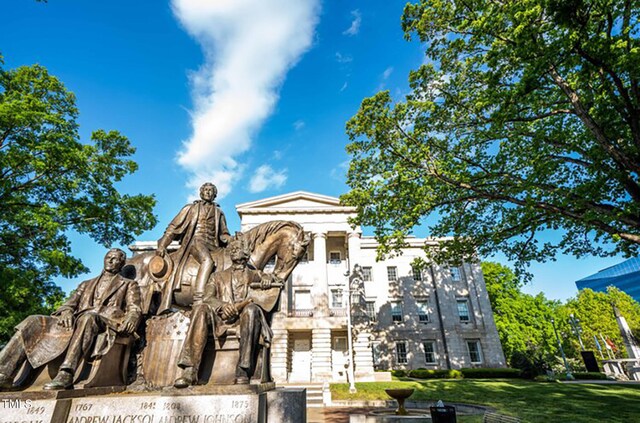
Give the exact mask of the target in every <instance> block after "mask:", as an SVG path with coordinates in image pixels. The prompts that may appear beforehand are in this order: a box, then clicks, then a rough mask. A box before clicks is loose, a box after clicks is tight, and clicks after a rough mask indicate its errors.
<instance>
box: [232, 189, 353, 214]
mask: <svg viewBox="0 0 640 423" xmlns="http://www.w3.org/2000/svg"><path fill="white" fill-rule="evenodd" d="M326 209H332V210H335V209H344V211H347V210H350V209H351V207H344V206H343V205H342V204H340V199H338V198H336V197H330V196H328V195H321V194H314V193H311V192H306V191H296V192H292V193H289V194H283V195H278V196H276V197H269V198H264V199H262V200H256V201H251V202H248V203H242V204H238V205H237V206H236V210H238V213H241V214H242V213H246V212H254V213H255V212H258V211H260V210H271V211H273V210H283V211H285V210H288V211H296V210H307V211H310V210H318V211H321V210H326Z"/></svg>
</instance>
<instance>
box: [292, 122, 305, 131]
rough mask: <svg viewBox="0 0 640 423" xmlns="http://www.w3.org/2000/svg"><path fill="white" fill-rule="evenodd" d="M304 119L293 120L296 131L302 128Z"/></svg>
mask: <svg viewBox="0 0 640 423" xmlns="http://www.w3.org/2000/svg"><path fill="white" fill-rule="evenodd" d="M304 125H305V123H304V120H302V119H298V120H296V121H295V122H293V129H295V130H296V131H299V130H301V129H302V128H304Z"/></svg>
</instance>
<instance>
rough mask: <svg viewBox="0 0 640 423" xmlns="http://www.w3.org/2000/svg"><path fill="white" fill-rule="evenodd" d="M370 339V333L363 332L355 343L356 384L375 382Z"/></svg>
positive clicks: (355, 339)
mask: <svg viewBox="0 0 640 423" xmlns="http://www.w3.org/2000/svg"><path fill="white" fill-rule="evenodd" d="M370 337H371V333H370V332H369V331H362V332H360V333H359V334H358V336H357V337H356V338H354V341H353V355H354V359H353V361H354V363H355V373H356V382H373V381H374V380H375V377H374V374H373V353H372V351H371V342H370Z"/></svg>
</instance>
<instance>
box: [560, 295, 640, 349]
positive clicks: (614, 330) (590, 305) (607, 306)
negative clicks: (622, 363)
mask: <svg viewBox="0 0 640 423" xmlns="http://www.w3.org/2000/svg"><path fill="white" fill-rule="evenodd" d="M613 305H615V306H616V308H617V309H618V310H619V311H620V314H621V315H622V316H623V317H624V318H625V320H626V321H627V324H628V325H629V328H630V329H631V331H632V332H633V334H634V335H635V336H636V337H638V336H639V335H640V304H638V302H637V301H635V300H634V299H633V298H631V297H630V296H629V295H627V294H625V293H624V292H622V291H620V290H619V289H617V288H615V287H612V286H611V287H609V288H608V289H607V292H606V293H605V292H594V291H592V290H591V289H582V290H580V291H579V292H578V295H577V296H576V297H575V298H571V299H569V300H568V301H567V303H566V305H565V306H564V307H562V308H561V309H560V313H561V316H562V317H561V318H562V319H563V320H564V321H567V322H568V320H569V315H570V314H573V315H574V316H575V318H577V319H578V320H579V321H580V327H581V328H582V333H581V337H582V341H583V343H584V345H585V348H586V349H588V350H592V351H595V350H596V345H595V341H594V338H593V336H594V335H596V336H598V342H599V344H600V346H601V347H602V348H605V346H604V345H603V342H602V340H601V339H600V334H602V335H604V336H605V337H608V338H609V339H611V340H612V341H613V343H614V344H615V345H616V347H617V348H618V351H617V352H616V353H615V355H616V356H617V357H618V358H627V357H628V355H627V354H626V352H625V348H624V343H623V341H622V336H621V335H620V328H619V327H618V323H617V322H616V318H615V314H614V312H613ZM567 330H569V328H567ZM568 335H570V337H571V340H572V342H571V347H572V348H573V350H575V351H576V352H575V353H574V355H575V356H578V355H579V351H580V346H579V344H578V339H577V336H576V335H575V333H574V332H573V331H572V330H570V333H568ZM605 356H606V353H605Z"/></svg>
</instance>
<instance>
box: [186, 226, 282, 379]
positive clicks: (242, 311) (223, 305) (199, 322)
mask: <svg viewBox="0 0 640 423" xmlns="http://www.w3.org/2000/svg"><path fill="white" fill-rule="evenodd" d="M228 248H229V253H230V257H231V261H232V266H231V267H230V268H228V269H226V270H222V271H219V272H216V273H214V274H213V275H212V276H211V279H209V282H208V283H207V286H206V291H205V297H204V301H203V302H202V303H201V304H196V305H194V306H193V309H192V313H191V322H190V324H189V329H188V331H187V335H186V338H185V342H184V345H183V348H182V352H181V353H180V357H179V359H178V366H179V367H181V368H182V372H181V376H180V377H179V378H178V379H176V381H175V383H174V386H175V387H176V388H186V387H188V386H189V385H193V384H195V383H197V381H198V368H199V366H200V362H201V360H202V353H203V351H204V348H205V344H206V342H207V334H208V330H209V328H210V327H211V328H213V333H214V336H215V337H221V336H223V335H225V333H226V332H227V330H228V329H229V328H232V327H233V328H235V329H236V334H238V336H239V353H240V358H239V360H238V363H237V366H236V370H235V374H236V379H235V383H238V384H247V383H249V380H250V378H251V376H252V375H253V372H254V370H255V365H256V362H257V352H258V348H259V346H260V345H262V346H264V347H268V346H269V345H270V343H271V339H272V337H273V332H272V331H271V328H270V327H269V324H268V323H267V320H266V318H265V311H264V310H263V309H262V308H261V307H260V305H258V303H259V302H260V300H256V303H254V302H253V301H254V299H253V298H252V297H251V293H252V290H254V289H264V290H267V289H270V288H275V287H278V288H282V286H283V284H282V281H280V280H277V278H276V277H275V276H273V275H272V274H267V273H264V272H261V271H258V270H253V269H249V268H248V267H247V262H248V260H249V256H250V251H249V249H248V248H247V246H246V244H245V243H244V242H243V240H242V238H239V239H238V240H235V241H232V242H231V243H230V245H229V247H228Z"/></svg>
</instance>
